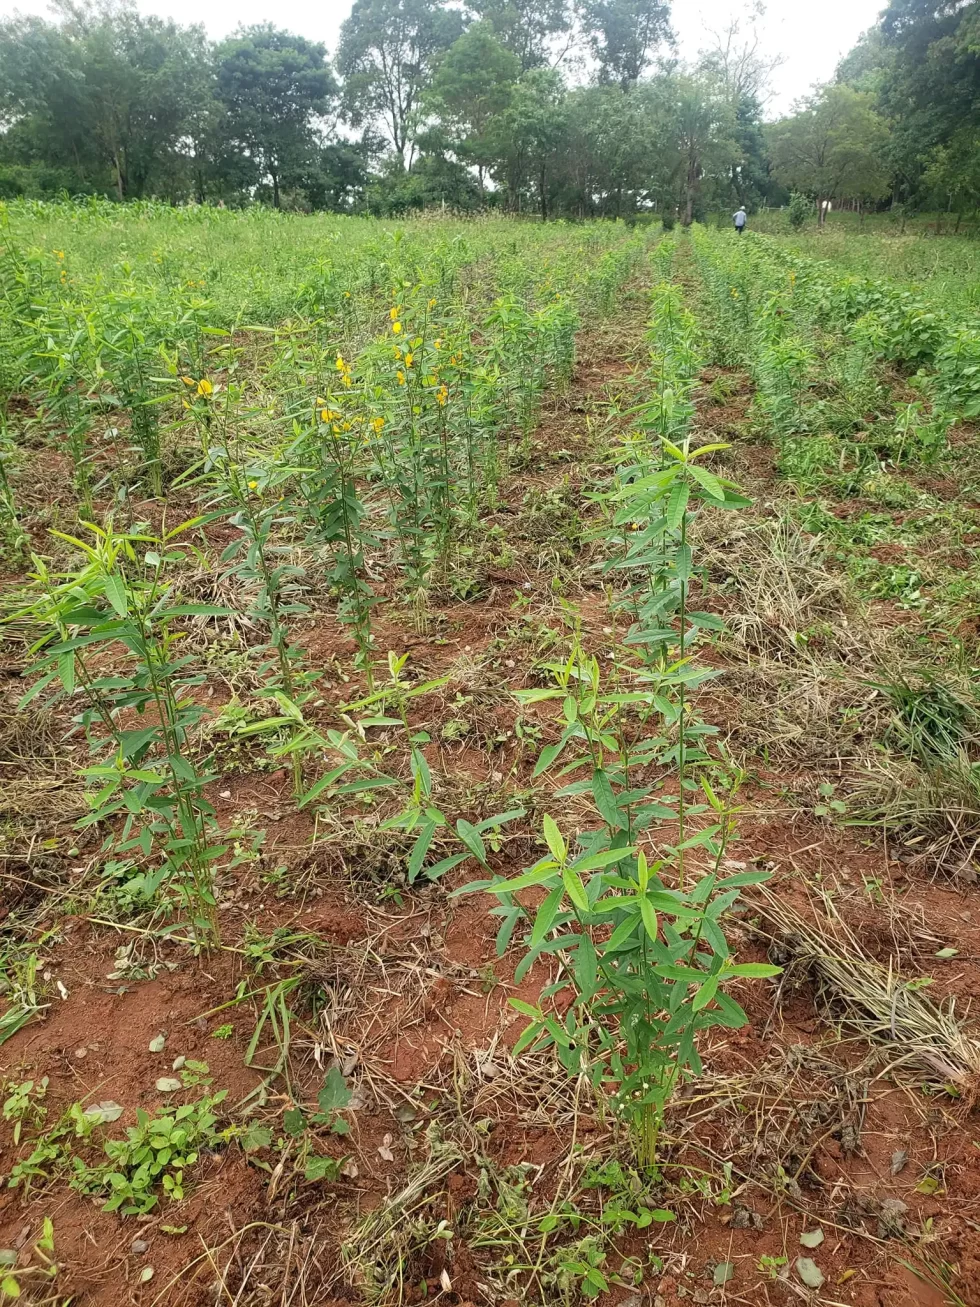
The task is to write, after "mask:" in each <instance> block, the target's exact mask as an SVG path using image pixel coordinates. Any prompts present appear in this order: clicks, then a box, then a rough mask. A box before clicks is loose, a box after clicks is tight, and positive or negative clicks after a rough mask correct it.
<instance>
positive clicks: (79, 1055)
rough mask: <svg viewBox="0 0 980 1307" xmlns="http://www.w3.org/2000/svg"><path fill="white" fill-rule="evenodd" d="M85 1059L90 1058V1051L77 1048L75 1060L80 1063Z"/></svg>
mask: <svg viewBox="0 0 980 1307" xmlns="http://www.w3.org/2000/svg"><path fill="white" fill-rule="evenodd" d="M83 1057H88V1049H87V1048H76V1049H75V1060H76V1061H77V1062H80V1061H81V1060H82V1058H83Z"/></svg>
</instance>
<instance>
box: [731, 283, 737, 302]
mask: <svg viewBox="0 0 980 1307" xmlns="http://www.w3.org/2000/svg"><path fill="white" fill-rule="evenodd" d="M732 299H733V300H737V299H738V291H737V290H736V289H735V287H734V286H733V287H732Z"/></svg>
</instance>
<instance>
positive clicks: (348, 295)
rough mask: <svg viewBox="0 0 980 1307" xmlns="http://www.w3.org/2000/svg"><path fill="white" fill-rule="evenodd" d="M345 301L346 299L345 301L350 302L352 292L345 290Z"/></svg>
mask: <svg viewBox="0 0 980 1307" xmlns="http://www.w3.org/2000/svg"><path fill="white" fill-rule="evenodd" d="M344 299H345V300H349V299H350V291H349V290H345V291H344Z"/></svg>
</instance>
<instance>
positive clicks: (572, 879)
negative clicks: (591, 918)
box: [561, 867, 589, 912]
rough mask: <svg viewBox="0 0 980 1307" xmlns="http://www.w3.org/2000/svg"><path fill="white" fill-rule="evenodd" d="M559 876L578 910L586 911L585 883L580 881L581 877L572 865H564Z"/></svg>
mask: <svg viewBox="0 0 980 1307" xmlns="http://www.w3.org/2000/svg"><path fill="white" fill-rule="evenodd" d="M561 878H562V883H563V884H564V886H565V890H566V892H567V894H568V897H569V898H570V899H571V900H572V902H573V903H574V904H575V906H576V907H577V908H578V910H579V912H588V910H589V898H588V895H587V894H586V892H585V885H584V884H583V883H582V877H581V876H580V875H579V874H578V872H577V871H575V869H574V868H573V867H565V868H564V870H563V871H562V873H561Z"/></svg>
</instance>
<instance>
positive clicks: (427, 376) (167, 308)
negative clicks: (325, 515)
mask: <svg viewBox="0 0 980 1307" xmlns="http://www.w3.org/2000/svg"><path fill="white" fill-rule="evenodd" d="M396 235H397V233H396ZM496 235H497V238H498V240H499V238H500V236H501V235H502V233H496ZM377 243H378V242H375V244H377ZM389 245H390V247H391V248H390V249H388V250H379V249H376V248H375V245H374V244H371V243H368V244H365V245H364V246H362V247H361V248H360V249H359V250H357V251H356V255H355V256H352V257H349V258H348V262H347V264H346V265H345V276H344V277H342V278H341V281H340V283H338V285H337V286H335V287H334V290H335V292H336V293H335V294H333V296H332V298H331V297H328V296H327V295H326V292H325V291H324V288H323V285H322V284H321V285H320V286H319V287H318V288H317V287H314V285H313V282H311V281H307V283H306V284H305V286H304V287H301V288H297V287H295V285H294V286H293V290H294V291H297V293H298V294H299V307H300V310H301V312H302V311H304V310H305V314H306V315H305V316H302V317H299V318H291V319H287V320H286V321H285V322H281V323H279V324H278V325H277V326H276V327H274V328H266V327H264V326H263V325H262V324H261V322H259V323H256V322H253V323H251V324H249V325H248V326H247V327H243V325H242V315H243V313H244V312H245V308H244V306H243V305H239V307H238V309H237V310H236V312H235V314H234V315H229V312H228V311H227V310H226V309H224V308H223V307H222V305H221V304H220V303H219V302H218V301H216V300H214V299H211V298H208V297H207V296H206V295H204V294H202V293H201V292H200V291H199V290H197V289H195V287H194V286H193V284H192V285H191V287H190V288H188V287H186V286H183V285H175V284H172V283H166V282H162V281H160V280H148V279H147V278H146V276H145V275H137V270H136V269H135V268H134V267H130V266H129V265H125V264H124V265H122V266H121V267H116V268H114V269H113V270H112V272H111V275H110V277H109V282H108V284H103V283H102V281H101V275H99V274H97V275H96V276H95V277H94V279H93V278H92V277H91V276H90V277H88V278H87V279H81V280H78V281H76V279H75V278H74V276H70V275H69V272H68V264H69V262H70V259H69V258H68V257H67V256H66V255H65V252H64V251H62V250H55V251H53V252H52V253H50V254H49V255H47V256H43V257H42V255H41V254H40V253H39V252H37V251H35V252H34V253H33V254H27V253H24V252H23V251H22V250H21V249H20V248H19V247H18V246H17V245H16V244H15V243H14V242H12V241H11V242H8V243H7V244H6V245H5V247H4V248H3V250H2V251H0V291H2V297H3V300H4V303H5V308H6V314H5V317H4V323H5V325H4V332H3V338H2V340H0V413H3V414H4V415H5V416H4V417H3V418H2V419H0V421H2V430H0V444H2V448H0V455H2V460H3V465H4V476H3V478H2V487H0V500H2V504H0V509H2V511H3V517H4V528H5V535H6V540H7V543H8V545H11V546H14V547H17V546H19V547H21V548H23V547H24V545H25V544H26V538H25V534H24V532H23V530H22V528H21V527H20V525H19V519H18V514H17V504H16V499H17V495H16V472H17V468H18V466H19V464H21V463H22V461H23V459H22V455H21V454H20V452H19V450H20V447H21V445H22V443H23V440H24V439H25V437H29V438H36V435H37V433H40V434H42V435H44V436H46V437H47V438H48V439H50V440H51V441H52V442H53V443H54V444H55V446H56V447H57V448H61V449H64V450H65V451H66V452H67V453H68V455H69V456H70V460H71V465H72V468H73V479H74V486H75V492H76V495H77V498H78V501H79V512H80V515H81V517H82V518H83V519H85V520H89V519H91V518H92V517H93V516H94V515H95V503H96V500H97V499H98V500H99V501H100V504H101V505H102V506H105V505H106V501H107V500H110V501H114V502H115V503H116V504H119V503H120V502H125V501H126V499H127V498H129V497H130V496H131V495H133V494H134V493H136V494H140V495H142V496H144V497H145V496H146V495H147V494H149V495H151V496H160V495H161V494H162V493H163V491H164V489H165V488H169V487H170V486H171V485H172V484H173V480H174V477H175V476H178V475H180V474H181V473H182V472H186V467H187V463H188V462H189V461H192V460H193V457H194V452H193V449H188V447H187V439H188V437H189V435H190V434H191V433H193V435H194V437H195V441H194V444H195V446H196V448H197V449H198V450H199V451H200V453H201V455H203V457H204V458H205V459H207V458H208V456H209V449H210V446H211V444H212V437H213V436H214V435H215V433H216V432H217V431H218V429H219V428H220V429H221V430H222V431H223V432H225V433H227V432H229V431H231V432H233V433H234V438H235V444H236V446H237V447H238V449H239V450H240V451H244V450H245V449H249V451H250V452H251V451H257V452H258V456H259V457H266V458H269V459H271V460H272V461H273V462H279V461H281V460H282V458H283V457H284V456H285V457H290V456H291V454H292V452H293V449H294V448H295V441H293V442H291V441H290V440H289V439H288V438H286V439H284V437H283V433H284V432H288V431H289V430H290V428H292V432H293V435H294V437H296V438H297V439H299V440H300V441H301V442H302V441H304V440H305V441H306V443H309V440H308V439H307V432H306V428H307V427H308V426H309V425H310V424H311V423H313V424H314V425H315V424H316V422H317V421H318V419H322V421H323V422H324V423H326V424H328V425H327V427H326V428H325V432H326V433H327V434H328V435H330V436H337V437H339V439H337V440H333V441H332V442H331V441H330V440H327V441H325V442H322V443H323V444H324V445H325V446H329V445H331V443H332V444H333V446H335V448H334V451H333V452H334V455H335V457H334V458H333V460H332V461H333V462H334V463H336V464H341V463H342V464H343V465H344V466H345V467H347V468H348V469H350V470H354V469H353V468H352V464H355V463H356V465H357V467H356V472H357V474H358V475H360V474H361V473H363V474H364V475H365V476H367V477H369V478H371V477H374V479H376V480H378V481H380V482H382V483H384V486H385V491H386V493H387V494H388V496H389V497H392V496H394V497H396V498H398V497H400V498H401V500H402V501H405V500H406V496H408V497H409V502H410V509H409V511H408V516H407V518H406V513H405V511H400V512H399V514H398V517H399V523H400V527H401V528H404V529H403V530H402V536H401V538H402V542H403V544H405V542H406V537H405V534H404V532H405V531H406V530H407V531H409V532H414V533H415V535H416V537H417V536H418V531H419V522H418V521H413V520H412V519H415V518H417V519H419V521H424V520H426V518H427V516H428V515H429V513H430V511H431V509H432V507H433V505H435V506H436V510H437V512H438V513H439V514H440V515H441V516H442V517H443V518H445V516H446V512H447V508H446V504H447V501H448V500H449V499H453V500H454V501H455V500H456V499H460V500H462V499H463V498H465V499H466V501H467V503H468V506H469V507H468V510H467V513H468V515H469V516H470V517H472V512H473V509H474V506H475V503H476V498H477V495H478V494H479V493H482V492H483V490H484V489H485V491H486V494H487V497H488V500H489V501H490V502H492V500H493V495H494V488H495V485H496V481H497V478H498V476H499V474H500V469H501V465H502V464H501V460H500V459H499V458H498V456H497V453H498V451H497V448H496V444H497V441H498V439H499V438H500V437H501V436H502V435H503V434H505V433H506V434H510V431H511V430H512V429H516V430H518V432H519V433H520V435H521V437H522V439H523V440H524V441H525V444H526V441H527V438H528V436H529V434H530V431H531V429H532V428H533V425H534V422H535V419H536V414H537V411H538V407H539V405H540V402H541V397H542V395H543V393H544V390H545V389H546V387H547V386H548V385H550V384H552V383H554V384H557V385H559V386H560V385H561V384H563V383H564V381H565V380H567V377H568V375H569V372H570V369H571V366H572V361H573V356H574V333H575V330H576V327H577V324H578V314H579V312H587V313H589V314H594V313H597V312H603V311H609V310H610V309H611V307H612V302H613V297H614V294H615V290H616V288H617V287H618V286H619V285H620V284H622V282H623V281H624V280H625V278H626V277H628V275H629V271H630V269H631V267H632V266H633V264H634V262H635V260H636V259H637V257H638V256H639V253H640V250H641V249H642V245H643V238H642V237H640V236H634V237H630V238H627V239H625V240H624V239H623V237H622V235H621V234H619V233H617V234H616V240H615V241H614V243H613V244H612V246H611V248H607V249H606V250H605V251H604V253H602V254H599V255H598V257H597V258H596V259H595V260H594V261H593V262H592V263H590V264H589V265H588V267H587V269H586V270H583V271H581V272H580V275H578V276H577V278H573V279H571V280H572V281H573V282H574V283H575V285H574V291H573V293H572V294H569V293H566V292H565V291H563V290H562V289H556V286H555V280H554V277H553V274H552V271H551V270H549V268H548V267H546V266H544V264H543V263H537V264H536V263H535V261H534V260H533V259H532V260H531V261H530V262H528V260H527V259H525V258H517V257H516V256H515V258H514V259H513V260H512V261H511V262H510V264H508V261H507V260H506V259H499V260H498V259H493V260H492V261H491V265H492V267H493V276H492V277H491V278H490V280H489V282H488V283H486V284H482V285H480V286H479V287H478V291H479V293H476V294H473V293H467V289H466V287H464V286H463V285H462V281H463V279H464V278H465V277H466V275H467V270H468V269H470V270H472V267H473V261H474V255H473V251H472V250H471V249H470V247H469V246H468V245H467V244H466V243H465V242H459V243H453V242H446V241H445V240H443V241H442V242H440V243H438V244H436V245H435V248H434V249H433V250H431V251H430V255H429V258H428V259H427V261H422V256H421V253H420V251H419V250H418V249H414V250H411V251H409V250H405V249H403V248H402V246H401V244H400V243H399V242H398V241H397V240H396V241H391V242H389ZM490 249H491V251H493V250H495V246H494V245H492V244H491V246H490ZM597 254H598V251H597ZM294 271H295V270H294ZM365 278H367V279H368V281H369V283H370V284H369V286H368V287H367V288H366V289H359V283H363V281H364V279H365ZM341 284H344V285H345V286H346V287H347V288H346V289H343V290H341V289H340V285H341ZM352 288H353V289H352ZM385 288H393V289H385ZM472 289H473V288H472V287H471V288H470V290H472ZM328 299H329V301H330V302H329V303H328ZM295 308H296V305H295V302H294V305H293V311H294V312H295ZM382 333H383V334H382ZM14 400H16V407H11V404H12V401H14ZM25 404H26V405H28V407H26V408H25ZM331 414H332V415H333V416H330V415H331ZM382 435H383V439H380V437H382ZM227 443H228V442H227V439H226V438H225V439H224V444H225V447H226V448H227ZM314 443H316V442H314ZM363 443H368V444H370V445H371V449H370V451H367V452H368V453H369V454H370V455H371V457H370V458H365V451H362V450H361V449H360V448H359V447H360V445H361V444H363ZM344 445H353V446H356V447H357V448H354V449H350V450H346V451H343V452H342V450H341V446H344ZM406 452H407V455H408V457H407V459H403V457H402V456H403V455H404V454H405V453H406ZM303 454H304V456H306V455H307V451H306V450H305V449H304V450H303ZM120 455H122V457H120ZM354 455H356V457H354ZM327 461H328V462H329V461H331V460H330V459H329V458H328V460H327ZM406 476H407V480H406ZM252 479H255V478H252ZM450 480H453V481H455V482H458V483H459V485H458V486H454V487H450V485H449V481H450ZM420 489H421V490H422V491H423V492H424V493H423V494H422V497H421V502H420V498H419V491H420ZM436 534H437V535H439V536H440V548H441V551H442V553H443V555H444V554H445V544H446V532H445V530H444V529H437V531H436ZM421 551H422V546H421V545H420V543H419V542H418V540H416V543H415V545H414V546H413V547H411V548H408V549H407V550H406V553H408V554H410V555H411V564H410V566H411V569H412V571H413V572H414V573H415V574H416V579H417V577H418V574H419V572H420V569H422V570H424V568H423V565H422V563H421V560H420V558H419V554H420V552H421Z"/></svg>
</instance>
